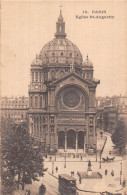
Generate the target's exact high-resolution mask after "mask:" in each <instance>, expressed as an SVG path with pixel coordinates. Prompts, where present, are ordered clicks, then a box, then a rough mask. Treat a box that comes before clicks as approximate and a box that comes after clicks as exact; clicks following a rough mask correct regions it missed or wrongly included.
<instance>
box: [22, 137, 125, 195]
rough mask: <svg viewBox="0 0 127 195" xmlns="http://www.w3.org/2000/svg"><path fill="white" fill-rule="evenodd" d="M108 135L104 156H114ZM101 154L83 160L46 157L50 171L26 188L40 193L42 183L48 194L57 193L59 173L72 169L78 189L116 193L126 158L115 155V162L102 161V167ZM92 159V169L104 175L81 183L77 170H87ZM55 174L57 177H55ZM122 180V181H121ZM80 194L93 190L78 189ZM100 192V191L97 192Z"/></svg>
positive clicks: (66, 172) (65, 172) (119, 186)
mask: <svg viewBox="0 0 127 195" xmlns="http://www.w3.org/2000/svg"><path fill="white" fill-rule="evenodd" d="M105 136H107V142H106V144H105V147H104V150H103V153H102V157H104V158H106V157H107V156H108V157H110V158H111V157H112V155H109V151H110V150H111V149H112V145H113V144H112V141H111V137H110V135H109V134H105ZM99 157H100V156H99V155H98V157H97V162H96V156H95V155H91V156H88V155H86V157H84V158H83V159H82V160H81V159H80V158H75V159H74V158H73V157H68V158H66V161H65V158H64V157H58V156H57V158H56V161H55V158H54V157H52V161H50V160H49V159H45V162H44V167H45V168H48V171H47V172H46V173H45V176H44V177H43V178H41V179H40V181H39V182H33V183H32V185H26V188H25V189H30V190H31V195H38V191H39V186H40V185H41V183H43V184H45V186H46V189H47V191H46V195H57V194H59V192H58V179H57V178H58V175H59V174H69V175H71V171H74V178H76V183H77V187H78V189H81V190H86V191H92V192H105V191H109V192H112V193H116V192H117V191H119V190H120V189H121V184H120V183H122V181H123V179H124V176H123V175H124V172H125V170H124V169H125V166H124V164H125V163H126V160H125V161H124V162H122V157H120V156H115V160H114V161H113V162H101V168H100V158H99ZM89 159H90V160H91V164H92V171H93V172H99V173H100V174H101V175H102V179H82V183H81V184H80V183H79V178H78V175H77V171H87V168H88V160H89ZM121 165H122V166H123V167H122V168H123V170H122V171H123V173H122V176H121V178H120V171H121ZM56 167H58V171H57V172H56V169H55V168H56ZM106 169H107V175H105V170H106ZM112 170H113V171H114V176H112V175H111V171H112ZM54 176H55V177H54ZM120 180H121V181H120ZM78 193H79V195H83V194H86V195H90V194H91V192H81V191H78ZM96 194H100V193H96Z"/></svg>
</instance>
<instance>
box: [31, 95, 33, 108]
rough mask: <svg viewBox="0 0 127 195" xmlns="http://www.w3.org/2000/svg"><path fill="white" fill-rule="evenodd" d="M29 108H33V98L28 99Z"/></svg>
mask: <svg viewBox="0 0 127 195" xmlns="http://www.w3.org/2000/svg"><path fill="white" fill-rule="evenodd" d="M30 107H33V97H32V96H31V97H30Z"/></svg>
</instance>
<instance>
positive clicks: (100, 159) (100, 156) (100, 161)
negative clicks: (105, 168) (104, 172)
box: [100, 151, 101, 169]
mask: <svg viewBox="0 0 127 195" xmlns="http://www.w3.org/2000/svg"><path fill="white" fill-rule="evenodd" d="M100 169H101V151H100Z"/></svg>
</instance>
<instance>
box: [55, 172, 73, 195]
mask: <svg viewBox="0 0 127 195" xmlns="http://www.w3.org/2000/svg"><path fill="white" fill-rule="evenodd" d="M58 182H59V192H60V194H61V195H65V194H66V195H76V194H77V192H76V179H75V178H73V177H71V176H70V175H67V174H61V175H59V181H58Z"/></svg>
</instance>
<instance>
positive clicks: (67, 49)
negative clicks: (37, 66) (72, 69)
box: [39, 37, 82, 66]
mask: <svg viewBox="0 0 127 195" xmlns="http://www.w3.org/2000/svg"><path fill="white" fill-rule="evenodd" d="M39 58H40V59H41V60H42V63H43V64H52V65H53V64H63V65H64V64H68V65H70V64H74V65H76V66H81V65H82V55H81V52H80V51H79V49H78V47H77V46H76V45H75V44H73V43H72V42H71V41H69V40H68V39H66V38H65V37H56V38H54V39H53V40H52V41H49V42H48V43H47V44H46V45H45V46H44V47H43V48H42V50H41V52H40V54H39Z"/></svg>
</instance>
